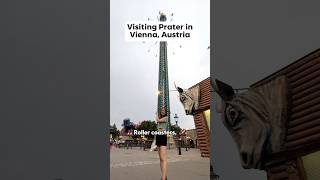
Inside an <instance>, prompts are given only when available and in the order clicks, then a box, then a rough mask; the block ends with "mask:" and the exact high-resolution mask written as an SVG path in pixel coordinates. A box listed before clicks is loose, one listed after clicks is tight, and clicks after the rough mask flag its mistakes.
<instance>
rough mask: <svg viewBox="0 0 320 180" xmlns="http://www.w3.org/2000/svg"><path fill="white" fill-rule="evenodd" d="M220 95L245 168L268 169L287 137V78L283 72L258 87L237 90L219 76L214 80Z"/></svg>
mask: <svg viewBox="0 0 320 180" xmlns="http://www.w3.org/2000/svg"><path fill="white" fill-rule="evenodd" d="M211 83H212V86H213V88H214V90H215V91H216V92H217V93H218V95H219V96H220V98H221V99H220V100H219V103H218V112H220V113H222V120H223V124H224V126H225V127H226V128H227V129H228V131H229V133H230V134H231V136H232V138H233V140H234V141H235V143H236V145H237V147H238V151H239V154H240V159H241V165H242V167H243V168H245V169H249V168H253V169H264V168H265V162H266V160H267V159H268V157H270V155H271V154H273V153H276V152H279V151H280V150H281V149H282V147H283V142H284V138H285V122H286V119H287V81H286V78H285V77H284V76H280V77H278V78H276V79H274V80H272V81H270V82H268V83H266V84H264V85H261V86H259V87H257V88H249V90H248V91H246V92H243V93H240V94H236V93H235V92H234V89H233V88H232V87H231V86H230V85H228V84H226V83H224V82H222V81H219V80H211Z"/></svg>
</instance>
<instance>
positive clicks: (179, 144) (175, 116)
mask: <svg viewBox="0 0 320 180" xmlns="http://www.w3.org/2000/svg"><path fill="white" fill-rule="evenodd" d="M173 118H174V120H175V121H176V127H177V128H178V118H179V117H178V115H177V114H175V115H174V117H173ZM177 137H178V140H177V141H178V151H179V155H181V141H180V135H179V133H178V134H177Z"/></svg>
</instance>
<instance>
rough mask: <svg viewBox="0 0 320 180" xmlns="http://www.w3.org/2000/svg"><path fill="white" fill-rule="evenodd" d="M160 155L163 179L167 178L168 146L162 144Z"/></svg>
mask: <svg viewBox="0 0 320 180" xmlns="http://www.w3.org/2000/svg"><path fill="white" fill-rule="evenodd" d="M158 152H159V157H160V169H161V175H162V180H166V177H167V165H168V164H167V147H166V146H160V147H159V151H158Z"/></svg>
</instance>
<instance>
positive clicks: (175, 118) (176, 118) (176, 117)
mask: <svg viewBox="0 0 320 180" xmlns="http://www.w3.org/2000/svg"><path fill="white" fill-rule="evenodd" d="M173 118H174V120H175V121H176V126H177V127H178V118H179V117H178V114H174V117H173Z"/></svg>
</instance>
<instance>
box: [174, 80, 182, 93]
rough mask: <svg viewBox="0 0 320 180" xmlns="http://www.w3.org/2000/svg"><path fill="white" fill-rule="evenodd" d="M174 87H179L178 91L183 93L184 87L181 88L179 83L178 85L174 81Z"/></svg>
mask: <svg viewBox="0 0 320 180" xmlns="http://www.w3.org/2000/svg"><path fill="white" fill-rule="evenodd" d="M174 87H175V88H176V89H177V91H178V92H179V93H183V89H182V88H180V87H177V85H176V83H175V82H174Z"/></svg>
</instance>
